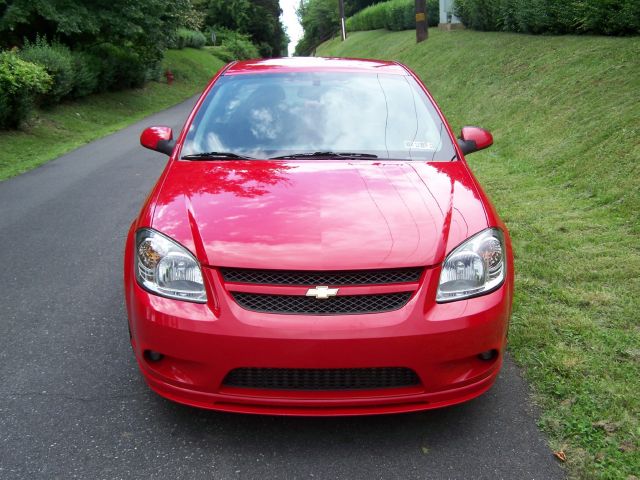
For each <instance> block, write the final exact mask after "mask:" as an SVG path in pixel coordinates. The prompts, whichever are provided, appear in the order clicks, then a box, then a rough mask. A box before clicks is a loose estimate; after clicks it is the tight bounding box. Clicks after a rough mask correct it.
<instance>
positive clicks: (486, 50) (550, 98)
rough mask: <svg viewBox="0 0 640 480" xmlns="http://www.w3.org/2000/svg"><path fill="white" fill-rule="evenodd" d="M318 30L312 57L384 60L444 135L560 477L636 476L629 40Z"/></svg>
mask: <svg viewBox="0 0 640 480" xmlns="http://www.w3.org/2000/svg"><path fill="white" fill-rule="evenodd" d="M429 35H430V37H429V40H428V41H426V42H424V43H422V44H420V45H416V44H415V32H413V31H406V32H395V33H391V32H387V31H371V32H361V33H355V34H351V35H350V36H349V39H348V40H347V41H346V42H344V43H343V42H341V41H340V40H339V39H334V40H331V41H329V42H327V43H326V44H324V45H323V46H321V47H320V48H319V49H318V51H317V55H324V56H330V55H331V56H347V57H369V58H372V57H374V58H383V59H393V60H398V61H401V62H403V63H406V64H407V65H409V66H410V67H411V68H412V69H414V70H415V71H416V72H417V73H418V75H420V76H421V77H422V78H423V80H425V82H426V84H427V86H428V87H429V89H430V90H431V92H432V93H433V94H434V96H435V98H436V100H437V101H438V103H439V104H440V106H441V107H442V108H443V110H444V112H445V114H446V115H447V116H448V118H449V120H450V122H451V124H452V126H453V128H454V130H457V131H459V129H460V127H461V126H463V125H469V124H471V125H479V126H482V127H485V128H488V129H489V130H491V131H492V132H493V134H494V138H495V144H494V146H493V147H492V148H490V149H489V150H486V151H484V152H480V153H476V154H473V155H471V156H470V157H469V159H468V160H469V163H470V165H471V167H472V169H473V171H474V173H475V174H476V175H477V177H478V178H479V179H480V181H481V183H482V184H483V185H484V187H485V188H486V190H487V192H488V193H489V195H490V196H491V198H492V199H493V201H494V203H495V205H496V207H497V209H498V211H499V213H500V214H501V216H502V218H503V219H504V220H505V222H506V223H507V225H508V227H509V229H510V231H511V234H512V237H513V241H514V248H515V255H516V298H515V307H514V312H513V317H512V320H511V330H510V334H509V342H510V343H509V350H510V352H511V354H512V356H513V357H514V358H515V360H516V362H517V363H518V364H519V365H520V366H522V367H523V370H524V374H525V376H526V378H527V379H528V380H529V382H530V384H531V385H532V390H533V399H534V401H535V402H536V403H537V404H538V405H540V407H541V411H542V415H541V419H540V426H541V427H542V428H543V430H544V431H545V432H547V434H548V436H549V439H550V444H551V445H550V446H551V448H552V449H553V450H556V451H559V450H562V451H564V452H565V454H566V456H567V465H568V472H569V474H570V476H571V477H573V478H599V479H635V478H636V477H634V476H633V475H639V472H640V422H639V419H638V417H639V416H640V218H639V214H640V194H639V193H640V192H639V188H640V187H639V185H640V147H639V146H638V139H640V60H639V59H640V38H638V37H635V38H604V37H586V36H585V37H576V36H565V37H552V36H528V35H518V34H508V33H480V32H473V31H452V32H441V31H437V30H434V29H432V30H430V32H429Z"/></svg>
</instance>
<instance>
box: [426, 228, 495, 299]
mask: <svg viewBox="0 0 640 480" xmlns="http://www.w3.org/2000/svg"><path fill="white" fill-rule="evenodd" d="M506 270H507V264H506V253H505V249H504V235H503V233H502V231H500V230H498V229H497V228H488V229H486V230H483V231H482V232H480V233H478V234H477V235H474V236H473V237H471V238H470V239H468V240H466V241H465V242H464V243H462V245H460V246H458V247H457V248H456V249H455V250H453V251H452V252H451V253H450V254H449V255H448V256H447V258H446V259H445V261H444V263H443V264H442V272H441V273H440V282H439V284H438V293H437V295H436V301H438V302H452V301H454V300H461V299H463V298H469V297H476V296H478V295H483V294H485V293H489V292H491V291H492V290H495V289H496V288H498V287H499V286H500V285H502V282H503V281H504V277H505V272H506Z"/></svg>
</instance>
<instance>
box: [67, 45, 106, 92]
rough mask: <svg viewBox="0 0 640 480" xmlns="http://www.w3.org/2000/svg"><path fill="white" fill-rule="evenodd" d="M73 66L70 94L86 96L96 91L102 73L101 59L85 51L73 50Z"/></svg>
mask: <svg viewBox="0 0 640 480" xmlns="http://www.w3.org/2000/svg"><path fill="white" fill-rule="evenodd" d="M73 66H74V72H75V78H74V84H73V90H72V91H71V96H73V97H74V98H80V97H86V96H87V95H90V94H92V93H94V92H96V91H98V85H99V82H100V76H101V74H102V62H101V60H100V59H99V58H97V57H95V56H94V55H91V54H90V53H87V52H73Z"/></svg>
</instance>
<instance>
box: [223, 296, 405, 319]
mask: <svg viewBox="0 0 640 480" xmlns="http://www.w3.org/2000/svg"><path fill="white" fill-rule="evenodd" d="M233 298H234V299H235V301H236V302H238V305H240V306H241V307H242V308H244V309H246V310H253V311H256V312H263V313H290V314H308V315H340V314H358V313H378V312H389V311H391V310H397V309H399V308H402V307H403V306H404V305H405V304H406V303H407V302H408V301H409V298H411V292H400V293H384V294H379V295H344V296H337V297H331V298H328V299H323V300H319V299H317V298H315V297H306V296H304V295H265V294H259V293H244V292H233Z"/></svg>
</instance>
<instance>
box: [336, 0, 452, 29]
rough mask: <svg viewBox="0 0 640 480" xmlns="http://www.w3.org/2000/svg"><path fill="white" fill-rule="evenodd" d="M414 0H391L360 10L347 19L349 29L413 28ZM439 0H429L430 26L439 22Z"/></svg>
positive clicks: (414, 19)
mask: <svg viewBox="0 0 640 480" xmlns="http://www.w3.org/2000/svg"><path fill="white" fill-rule="evenodd" d="M415 13H416V4H415V1H414V0H390V1H388V2H383V3H376V4H374V5H371V6H370V7H367V8H365V9H363V10H360V11H359V12H358V13H356V14H355V15H353V16H352V17H349V18H348V19H347V30H350V31H358V30H378V29H381V28H386V29H387V30H411V29H413V28H415V27H416V17H415ZM439 17H440V12H439V2H438V0H428V1H427V22H428V23H429V26H430V27H433V26H436V25H438V23H439Z"/></svg>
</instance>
